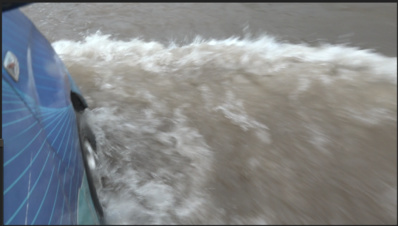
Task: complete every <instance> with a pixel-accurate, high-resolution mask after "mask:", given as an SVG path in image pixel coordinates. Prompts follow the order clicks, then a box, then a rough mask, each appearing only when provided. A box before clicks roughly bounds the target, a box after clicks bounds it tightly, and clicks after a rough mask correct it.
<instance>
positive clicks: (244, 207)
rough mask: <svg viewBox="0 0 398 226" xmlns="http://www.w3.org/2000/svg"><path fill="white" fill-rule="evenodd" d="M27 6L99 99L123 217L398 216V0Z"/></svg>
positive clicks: (348, 219) (102, 185)
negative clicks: (389, 0)
mask: <svg viewBox="0 0 398 226" xmlns="http://www.w3.org/2000/svg"><path fill="white" fill-rule="evenodd" d="M22 11H23V12H24V13H25V14H26V15H27V16H28V17H29V18H31V19H32V21H33V22H34V23H35V24H36V26H37V27H38V28H39V30H40V31H41V32H42V33H43V34H44V35H45V36H46V37H47V38H48V39H49V40H50V42H51V43H52V45H53V47H54V49H55V50H56V52H57V53H58V54H59V55H60V56H61V58H62V60H63V61H64V62H65V64H66V66H67V68H68V69H69V71H70V73H71V75H72V77H73V78H74V79H75V81H76V83H77V84H78V86H79V87H80V89H81V91H82V93H83V95H84V96H85V97H86V99H87V102H88V104H89V106H90V110H89V111H87V112H86V114H88V116H89V119H90V120H89V123H90V124H91V125H92V126H93V128H94V131H95V134H96V135H97V137H96V139H97V144H98V145H97V146H98V160H99V163H98V168H97V170H96V172H95V177H96V187H97V191H98V195H99V198H100V201H101V203H102V205H103V207H104V211H105V215H106V218H107V221H108V223H109V224H397V5H396V3H355V4H354V3H35V4H31V5H28V6H26V7H23V8H22ZM60 223H62V222H60Z"/></svg>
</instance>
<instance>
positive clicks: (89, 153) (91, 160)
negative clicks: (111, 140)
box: [84, 140, 96, 170]
mask: <svg viewBox="0 0 398 226" xmlns="http://www.w3.org/2000/svg"><path fill="white" fill-rule="evenodd" d="M84 149H85V151H86V159H87V163H88V167H89V168H90V169H91V170H93V169H95V167H96V163H95V153H94V149H93V147H92V146H91V144H90V142H88V140H85V141H84Z"/></svg>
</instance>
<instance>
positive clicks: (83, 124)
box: [75, 111, 105, 224]
mask: <svg viewBox="0 0 398 226" xmlns="http://www.w3.org/2000/svg"><path fill="white" fill-rule="evenodd" d="M75 113H76V120H77V125H78V130H79V141H80V149H81V151H82V158H83V162H84V168H85V171H86V176H87V182H88V186H89V190H90V194H91V199H92V200H93V204H94V207H95V211H96V212H97V214H98V216H99V219H100V224H105V219H104V211H103V209H102V206H101V203H100V201H99V199H98V194H97V191H96V189H95V186H94V181H93V176H92V173H91V169H90V167H89V165H88V161H87V156H86V155H87V150H86V149H85V146H84V144H83V142H84V140H87V141H88V142H89V143H90V145H91V146H92V147H93V149H94V151H95V152H97V143H96V141H95V135H94V132H93V131H92V129H91V128H90V126H89V125H88V123H87V120H86V119H85V115H84V114H83V113H84V111H80V112H76V111H75Z"/></svg>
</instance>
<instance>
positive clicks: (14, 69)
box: [3, 51, 19, 82]
mask: <svg viewBox="0 0 398 226" xmlns="http://www.w3.org/2000/svg"><path fill="white" fill-rule="evenodd" d="M3 66H4V68H5V69H6V70H7V72H8V74H10V76H11V77H12V78H13V79H14V80H15V81H16V82H18V79H19V63H18V59H17V57H16V56H15V55H14V54H13V53H12V52H10V51H7V53H6V56H5V57H4V63H3Z"/></svg>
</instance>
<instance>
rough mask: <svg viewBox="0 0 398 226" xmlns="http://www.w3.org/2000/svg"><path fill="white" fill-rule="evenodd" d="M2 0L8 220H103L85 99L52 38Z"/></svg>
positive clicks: (91, 132)
mask: <svg viewBox="0 0 398 226" xmlns="http://www.w3.org/2000/svg"><path fill="white" fill-rule="evenodd" d="M19 6H21V4H20V3H19V4H18V3H17V4H10V3H8V4H5V3H2V61H3V67H2V141H3V143H2V145H3V148H2V149H3V204H4V206H3V220H4V221H3V223H4V224H7V225H8V224H104V223H105V220H104V214H103V210H102V207H101V204H100V202H99V200H98V197H97V193H96V190H95V187H94V184H93V176H92V173H91V172H92V170H94V169H95V152H96V142H95V136H94V133H93V131H92V129H91V128H90V126H89V125H88V124H87V122H86V119H85V118H84V117H85V116H84V115H85V114H83V113H84V111H85V110H86V109H87V107H88V106H87V103H86V101H85V99H84V98H83V95H82V93H81V92H80V91H79V89H78V87H77V86H76V84H75V83H74V81H73V79H72V77H71V75H70V74H69V72H68V70H67V69H66V67H65V65H64V64H63V63H62V61H61V60H60V58H59V56H58V55H57V54H56V53H55V51H54V49H53V48H52V46H51V44H50V43H49V42H48V40H47V39H46V38H45V37H44V36H43V35H42V34H41V33H40V32H39V31H38V30H37V29H36V27H35V26H34V24H33V23H32V22H31V21H30V20H29V19H28V18H27V17H26V16H25V15H24V14H23V13H22V12H21V11H20V10H19V9H18V7H19Z"/></svg>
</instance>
